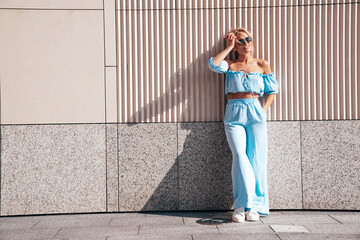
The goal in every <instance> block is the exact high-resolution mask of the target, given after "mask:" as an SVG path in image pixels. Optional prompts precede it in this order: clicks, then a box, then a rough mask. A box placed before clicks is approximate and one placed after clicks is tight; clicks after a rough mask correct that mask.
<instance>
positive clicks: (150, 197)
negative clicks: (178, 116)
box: [118, 123, 179, 211]
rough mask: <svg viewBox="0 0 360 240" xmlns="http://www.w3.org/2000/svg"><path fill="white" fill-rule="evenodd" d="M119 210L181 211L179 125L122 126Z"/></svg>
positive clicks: (120, 137) (143, 124)
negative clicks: (178, 158)
mask: <svg viewBox="0 0 360 240" xmlns="http://www.w3.org/2000/svg"><path fill="white" fill-rule="evenodd" d="M118 133H119V135H118V137H119V146H118V151H119V206H120V207H119V210H120V211H148V210H152V211H154V210H177V209H178V206H179V203H178V167H177V162H176V156H177V129H176V124H175V123H139V124H119V125H118Z"/></svg>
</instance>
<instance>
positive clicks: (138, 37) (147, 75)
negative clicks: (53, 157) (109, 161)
mask: <svg viewBox="0 0 360 240" xmlns="http://www.w3.org/2000/svg"><path fill="white" fill-rule="evenodd" d="M289 2H290V1H286V0H274V1H261V0H255V1H254V0H243V1H236V0H230V1H220V0H210V1H207V0H202V1H195V0H182V1H180V0H177V1H176V0H154V1H146V0H136V1H131V0H119V1H118V2H117V25H118V28H117V30H118V53H117V54H118V80H119V84H118V87H119V89H118V94H119V96H118V100H119V104H118V106H119V114H118V116H119V122H187V121H221V120H222V119H223V114H224V105H225V99H224V94H223V92H224V75H221V74H216V73H213V72H211V71H210V70H209V69H208V65H207V61H208V59H209V58H210V57H211V56H215V55H216V54H217V53H219V52H220V51H221V50H223V49H224V48H225V41H224V38H223V37H224V35H225V33H226V32H227V31H228V30H229V29H230V28H231V27H233V26H243V27H245V28H247V29H249V30H250V32H252V34H253V35H254V44H255V56H256V57H258V58H264V59H267V60H268V61H269V62H270V65H271V68H272V70H273V72H274V74H275V76H276V78H277V80H278V82H279V84H280V90H281V91H280V93H279V94H278V95H277V97H276V100H275V102H274V104H273V105H272V107H271V108H270V110H269V113H268V119H269V120H328V119H359V110H360V106H359V93H360V84H359V79H358V78H359V76H360V73H359V71H360V70H359V69H360V65H359V64H360V59H359V56H360V53H359V45H360V43H359V41H360V40H359V39H360V38H359V37H358V34H359V32H360V31H359V28H360V27H359V17H358V13H359V5H360V4H359V3H358V2H356V1H350V0H341V1H340V0H338V1H331V0H303V1H302V0H301V1H300V0H299V1H293V3H294V4H293V5H289Z"/></svg>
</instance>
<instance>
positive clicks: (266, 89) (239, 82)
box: [209, 57, 279, 97]
mask: <svg viewBox="0 0 360 240" xmlns="http://www.w3.org/2000/svg"><path fill="white" fill-rule="evenodd" d="M209 68H210V69H211V70H212V71H214V72H217V73H226V80H225V94H226V95H227V94H229V93H231V92H254V93H258V94H259V96H260V97H262V96H263V94H264V93H265V94H274V93H278V92H279V86H278V84H277V82H276V80H275V78H274V75H273V73H269V74H262V73H257V72H249V73H247V72H246V71H245V70H243V69H242V71H231V70H229V64H228V63H227V62H226V61H225V60H223V61H222V62H221V63H220V65H219V66H216V65H215V64H214V63H213V57H212V58H210V59H209Z"/></svg>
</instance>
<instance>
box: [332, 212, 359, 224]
mask: <svg viewBox="0 0 360 240" xmlns="http://www.w3.org/2000/svg"><path fill="white" fill-rule="evenodd" d="M330 216H331V217H332V218H335V219H336V220H338V221H339V222H341V223H359V224H360V215H355V214H352V215H330Z"/></svg>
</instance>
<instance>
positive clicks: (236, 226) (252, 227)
mask: <svg viewBox="0 0 360 240" xmlns="http://www.w3.org/2000/svg"><path fill="white" fill-rule="evenodd" d="M218 229H219V231H220V233H221V234H234V233H237V234H245V233H274V231H273V230H272V229H271V228H270V227H269V226H268V225H266V224H263V223H261V222H250V221H245V222H244V223H233V224H229V225H218Z"/></svg>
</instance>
